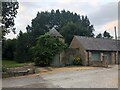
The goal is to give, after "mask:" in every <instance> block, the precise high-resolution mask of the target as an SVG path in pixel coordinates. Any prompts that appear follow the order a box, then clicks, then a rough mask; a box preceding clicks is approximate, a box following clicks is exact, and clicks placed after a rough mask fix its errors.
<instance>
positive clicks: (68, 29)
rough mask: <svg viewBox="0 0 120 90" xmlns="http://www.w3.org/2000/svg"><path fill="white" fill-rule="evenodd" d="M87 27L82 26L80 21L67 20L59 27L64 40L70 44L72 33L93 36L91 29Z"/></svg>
mask: <svg viewBox="0 0 120 90" xmlns="http://www.w3.org/2000/svg"><path fill="white" fill-rule="evenodd" d="M88 27H89V26H86V27H83V25H81V24H80V23H73V22H68V23H67V24H66V25H64V26H63V27H62V28H61V30H60V33H61V34H62V35H63V36H64V38H65V42H66V43H68V44H70V42H71V40H72V38H73V36H74V35H79V36H88V37H93V33H92V31H91V30H90V29H89V30H88V29H87V28H88ZM91 28H92V27H91Z"/></svg>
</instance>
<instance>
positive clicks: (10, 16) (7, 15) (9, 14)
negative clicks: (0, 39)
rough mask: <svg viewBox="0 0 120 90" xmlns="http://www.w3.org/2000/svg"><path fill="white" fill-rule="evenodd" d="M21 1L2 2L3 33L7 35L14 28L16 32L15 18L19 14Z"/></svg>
mask: <svg viewBox="0 0 120 90" xmlns="http://www.w3.org/2000/svg"><path fill="white" fill-rule="evenodd" d="M18 8H19V3H18V2H17V1H15V0H14V1H13V0H11V1H8V2H2V29H3V30H2V35H3V36H5V35H6V33H9V32H10V30H12V31H13V32H14V33H15V28H13V27H14V25H15V23H14V18H15V17H16V14H17V9H18Z"/></svg>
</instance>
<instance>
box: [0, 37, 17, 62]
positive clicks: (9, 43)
mask: <svg viewBox="0 0 120 90" xmlns="http://www.w3.org/2000/svg"><path fill="white" fill-rule="evenodd" d="M15 45H16V39H12V40H11V39H8V40H5V41H4V44H3V45H2V58H3V59H7V60H14V53H15V49H16V47H15Z"/></svg>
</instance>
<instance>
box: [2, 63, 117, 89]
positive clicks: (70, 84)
mask: <svg viewBox="0 0 120 90" xmlns="http://www.w3.org/2000/svg"><path fill="white" fill-rule="evenodd" d="M3 87H22V88H27V87H28V88H29V87H33V88H118V66H117V65H114V66H111V68H100V67H99V68H95V69H90V70H77V71H69V72H59V73H51V74H41V75H34V76H27V77H19V78H8V79H3Z"/></svg>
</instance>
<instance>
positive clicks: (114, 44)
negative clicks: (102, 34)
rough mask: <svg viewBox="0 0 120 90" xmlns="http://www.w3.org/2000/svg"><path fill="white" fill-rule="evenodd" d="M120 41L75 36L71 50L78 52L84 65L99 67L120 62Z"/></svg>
mask: <svg viewBox="0 0 120 90" xmlns="http://www.w3.org/2000/svg"><path fill="white" fill-rule="evenodd" d="M119 44H120V41H116V40H114V39H100V38H92V37H81V36H74V38H73V40H72V42H71V44H70V46H69V48H72V49H75V50H78V52H79V56H80V57H81V58H82V60H83V65H93V66H99V65H102V64H103V63H104V64H105V63H107V64H118V62H120V47H119Z"/></svg>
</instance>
